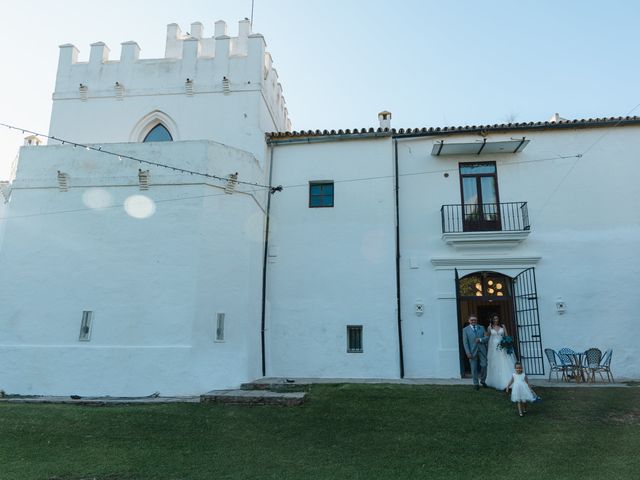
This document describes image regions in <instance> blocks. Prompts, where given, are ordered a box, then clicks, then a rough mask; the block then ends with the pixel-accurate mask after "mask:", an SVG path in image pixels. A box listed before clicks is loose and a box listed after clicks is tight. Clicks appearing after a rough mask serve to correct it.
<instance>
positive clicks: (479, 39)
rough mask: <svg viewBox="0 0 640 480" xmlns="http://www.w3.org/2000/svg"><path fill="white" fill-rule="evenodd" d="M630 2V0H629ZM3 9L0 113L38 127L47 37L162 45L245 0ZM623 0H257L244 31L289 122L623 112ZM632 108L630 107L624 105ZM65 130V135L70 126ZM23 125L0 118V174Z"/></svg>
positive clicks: (45, 96)
mask: <svg viewBox="0 0 640 480" xmlns="http://www.w3.org/2000/svg"><path fill="white" fill-rule="evenodd" d="M639 5H640V4H639ZM0 8H1V9H2V10H1V12H2V15H1V16H0V18H2V20H3V22H2V33H1V34H0V59H1V60H2V62H3V68H2V72H3V75H1V76H0V77H1V78H0V122H4V123H12V124H17V125H20V126H23V127H26V128H29V129H32V130H37V131H43V132H46V131H47V130H48V124H49V115H50V112H51V93H52V91H53V87H54V80H55V74H56V66H57V60H58V45H60V44H63V43H73V44H74V45H76V46H77V47H78V48H79V49H80V60H81V61H86V60H87V59H88V55H89V44H90V43H92V42H96V41H99V40H102V41H104V42H106V43H107V45H109V47H110V48H111V58H114V59H117V58H118V57H119V55H120V43H121V42H123V41H127V40H135V41H137V42H138V44H139V45H140V47H141V48H142V52H141V57H142V58H157V57H161V56H162V55H163V53H164V37H165V28H166V24H168V23H172V22H177V23H179V24H180V26H181V27H182V30H183V31H188V29H189V25H190V24H191V22H194V21H200V22H202V23H203V24H204V25H205V35H206V36H210V35H212V33H213V23H214V22H215V21H216V20H219V19H223V20H226V21H227V23H228V24H229V29H230V33H231V34H232V35H235V34H236V33H237V23H236V22H237V21H238V20H240V19H242V18H244V17H249V16H250V15H251V0H209V1H189V2H175V1H156V2H153V3H151V2H131V1H124V0H110V1H109V2H98V1H90V0H84V1H79V0H70V1H66V0H61V1H59V2H51V1H44V0H22V1H20V2H5V4H4V5H3V6H2V7H0ZM639 20H640V6H637V4H636V2H634V1H631V0H629V1H608V2H603V1H599V2H595V1H587V0H582V1H578V0H568V1H557V0H555V1H551V0H537V1H530V0H519V1H490V0H488V1H485V2H478V1H456V2H453V1H451V2H445V1H441V0H440V1H431V0H404V1H402V0H397V1H395V2H390V1H388V0H368V1H365V0H322V1H316V0H255V10H254V31H256V32H259V33H262V34H263V35H264V36H265V39H266V42H267V49H268V50H269V51H270V52H271V54H272V55H273V58H274V64H275V67H276V68H277V69H278V72H279V75H280V79H281V81H282V84H283V88H284V95H285V99H286V101H287V105H288V108H289V113H290V116H291V119H292V121H293V127H294V129H296V130H303V129H304V130H306V129H316V128H320V129H324V128H329V129H331V128H336V129H337V128H356V127H358V128H361V127H370V126H377V113H378V112H379V111H381V110H389V111H391V112H392V113H393V120H392V125H393V126H394V127H398V128H400V127H423V126H427V127H428V126H443V125H466V124H486V123H502V122H505V121H508V120H515V121H519V122H522V121H538V120H546V119H548V118H549V117H550V116H551V115H552V114H553V113H555V112H559V113H560V115H561V116H563V117H565V118H589V117H597V116H620V115H627V114H629V113H630V111H631V110H632V109H633V108H634V107H636V105H638V104H639V103H640V89H639V88H638V87H639V86H640V85H639V84H640V81H639V80H638V79H639V78H640V75H639V73H640V72H639V66H638V64H639V62H640V56H639V55H638V53H637V51H638V43H640V41H639V40H638V37H637V35H635V34H634V32H636V31H637V29H638V21H639ZM631 114H638V115H640V107H639V108H637V109H636V110H634V111H633V112H631ZM71 140H73V139H71ZM21 144H22V134H21V133H15V132H9V131H7V130H5V129H0V179H2V178H7V177H8V174H9V167H10V164H11V163H12V161H13V159H14V157H15V155H16V153H17V150H18V147H19V146H20V145H21Z"/></svg>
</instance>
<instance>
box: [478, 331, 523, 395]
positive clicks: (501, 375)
mask: <svg viewBox="0 0 640 480" xmlns="http://www.w3.org/2000/svg"><path fill="white" fill-rule="evenodd" d="M489 332H490V333H491V336H490V337H489V345H488V346H487V378H486V380H485V381H486V382H487V385H489V386H490V387H493V388H495V389H496V390H504V389H505V388H507V385H508V384H509V380H511V375H512V374H513V366H514V364H515V363H516V360H515V358H514V356H513V354H511V355H508V354H507V352H505V351H504V350H501V349H499V348H498V344H499V343H500V340H502V337H503V336H504V328H502V327H500V328H499V329H498V330H494V329H493V328H489Z"/></svg>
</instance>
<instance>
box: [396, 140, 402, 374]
mask: <svg viewBox="0 0 640 480" xmlns="http://www.w3.org/2000/svg"><path fill="white" fill-rule="evenodd" d="M393 166H394V180H395V195H396V302H397V304H396V310H397V311H398V353H399V355H400V378H404V351H403V347H402V309H401V305H400V303H401V302H400V194H399V180H400V175H398V139H397V138H396V137H394V138H393Z"/></svg>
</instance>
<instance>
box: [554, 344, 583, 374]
mask: <svg viewBox="0 0 640 480" xmlns="http://www.w3.org/2000/svg"><path fill="white" fill-rule="evenodd" d="M575 353H576V352H574V351H573V350H572V349H570V348H566V347H565V348H561V349H560V350H558V358H559V359H560V365H562V367H563V368H564V369H565V370H566V372H569V371H570V372H571V375H567V377H569V376H571V377H575V376H576V375H580V373H581V372H580V371H579V366H578V365H576V363H575Z"/></svg>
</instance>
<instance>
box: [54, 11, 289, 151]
mask: <svg viewBox="0 0 640 480" xmlns="http://www.w3.org/2000/svg"><path fill="white" fill-rule="evenodd" d="M198 25H199V27H198ZM191 27H192V28H191V29H192V30H193V31H194V32H196V34H197V35H198V37H194V36H190V37H187V36H185V35H182V34H181V33H180V29H179V27H178V26H177V25H176V24H170V25H169V26H168V27H167V48H166V50H167V51H166V56H165V58H161V59H141V58H140V47H139V46H138V45H137V44H136V43H135V42H124V43H123V44H122V53H121V57H120V59H119V60H112V59H110V58H109V48H108V46H106V45H105V44H104V43H102V42H97V43H94V44H92V45H91V51H90V54H89V59H88V61H84V62H80V61H78V49H77V48H76V47H75V46H73V45H71V44H66V45H62V46H61V47H60V58H59V64H58V73H57V77H56V87H55V92H54V94H53V109H52V114H51V126H50V132H49V134H50V135H51V136H54V137H56V138H61V139H65V140H69V141H74V142H78V143H114V142H139V141H141V140H142V138H144V135H145V133H146V130H145V127H148V126H149V125H152V120H153V118H155V117H154V115H155V114H157V113H159V114H160V115H161V116H162V117H161V118H164V119H166V121H165V122H164V123H165V126H167V128H168V129H169V130H170V132H171V133H172V135H173V137H174V140H215V141H217V142H220V143H224V144H227V145H231V146H234V147H236V148H241V149H243V150H246V151H249V152H251V153H253V154H254V155H255V156H256V157H257V158H258V159H259V160H260V161H262V160H263V156H264V150H265V148H264V133H265V132H268V131H269V132H271V131H280V130H286V129H289V128H290V122H289V119H288V116H287V110H286V107H285V100H284V97H283V96H282V87H281V85H280V83H279V82H278V76H277V72H276V71H275V69H274V68H273V66H272V60H271V56H270V55H269V54H268V53H266V52H265V42H264V38H263V37H262V35H260V34H251V30H250V26H249V22H248V21H241V22H240V26H239V33H238V36H237V37H230V36H228V35H227V34H226V33H227V28H226V24H224V22H218V23H217V24H216V33H215V36H214V37H210V38H205V37H203V36H202V35H201V33H202V30H203V27H202V25H201V24H198V23H197V24H194V25H192V26H191ZM192 33H193V32H192ZM225 78H226V79H227V81H228V83H226V82H225V80H224V79H225ZM187 79H189V81H190V82H191V83H190V86H188V85H187V83H186V82H187ZM81 86H82V88H81ZM54 143H55V142H54Z"/></svg>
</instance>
